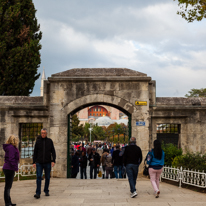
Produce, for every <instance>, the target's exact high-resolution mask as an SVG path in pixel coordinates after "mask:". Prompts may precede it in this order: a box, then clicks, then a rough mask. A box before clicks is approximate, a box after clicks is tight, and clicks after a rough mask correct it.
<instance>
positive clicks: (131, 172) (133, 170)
mask: <svg viewBox="0 0 206 206" xmlns="http://www.w3.org/2000/svg"><path fill="white" fill-rule="evenodd" d="M138 169H139V165H135V164H127V166H126V172H127V176H128V180H129V185H130V192H131V193H133V192H135V191H136V188H135V187H136V181H137V175H138Z"/></svg>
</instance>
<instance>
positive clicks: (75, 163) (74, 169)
mask: <svg viewBox="0 0 206 206" xmlns="http://www.w3.org/2000/svg"><path fill="white" fill-rule="evenodd" d="M72 166H73V167H72V175H73V174H77V173H78V172H79V157H78V156H77V155H73V156H72Z"/></svg>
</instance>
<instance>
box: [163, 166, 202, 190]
mask: <svg viewBox="0 0 206 206" xmlns="http://www.w3.org/2000/svg"><path fill="white" fill-rule="evenodd" d="M161 179H167V180H171V181H175V182H179V187H181V185H182V183H183V184H187V185H192V186H195V187H201V188H206V173H204V171H202V172H200V171H199V170H198V171H196V170H189V169H183V168H182V167H180V168H175V167H168V166H164V167H163V171H162V174H161Z"/></svg>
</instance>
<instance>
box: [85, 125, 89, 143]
mask: <svg viewBox="0 0 206 206" xmlns="http://www.w3.org/2000/svg"><path fill="white" fill-rule="evenodd" d="M89 128H90V124H89V123H87V122H86V123H85V125H84V138H85V139H87V140H88V139H89V136H90V131H89Z"/></svg>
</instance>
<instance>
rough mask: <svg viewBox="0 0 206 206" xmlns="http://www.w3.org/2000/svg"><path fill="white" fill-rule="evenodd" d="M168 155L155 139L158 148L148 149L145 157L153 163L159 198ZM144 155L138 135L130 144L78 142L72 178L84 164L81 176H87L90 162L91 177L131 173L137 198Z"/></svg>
mask: <svg viewBox="0 0 206 206" xmlns="http://www.w3.org/2000/svg"><path fill="white" fill-rule="evenodd" d="M164 158H165V153H164V151H163V150H162V148H161V143H160V141H158V140H155V141H154V148H153V149H152V150H150V151H149V152H148V154H147V156H146V158H145V161H146V162H147V164H148V165H149V175H150V181H151V183H152V187H153V189H154V193H155V197H156V198H158V197H159V195H160V191H159V178H160V175H161V173H162V168H163V166H164ZM142 159H143V157H142V151H141V148H140V147H139V146H137V145H136V138H134V137H132V138H131V139H130V143H129V145H119V144H114V145H113V146H112V145H111V144H108V143H103V144H86V145H84V144H83V143H79V144H78V143H75V144H74V145H73V146H72V166H71V167H72V178H76V177H77V174H78V172H79V168H80V173H81V176H80V177H81V179H84V178H85V179H87V165H88V166H89V167H90V168H89V169H90V179H96V178H97V174H100V175H99V177H102V179H104V178H106V179H108V178H117V179H118V178H125V177H126V174H127V177H128V181H129V185H130V192H131V197H132V198H134V197H136V196H137V192H136V181H137V176H138V171H139V165H140V164H141V162H142ZM88 163H89V164H88ZM101 170H102V171H101Z"/></svg>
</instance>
